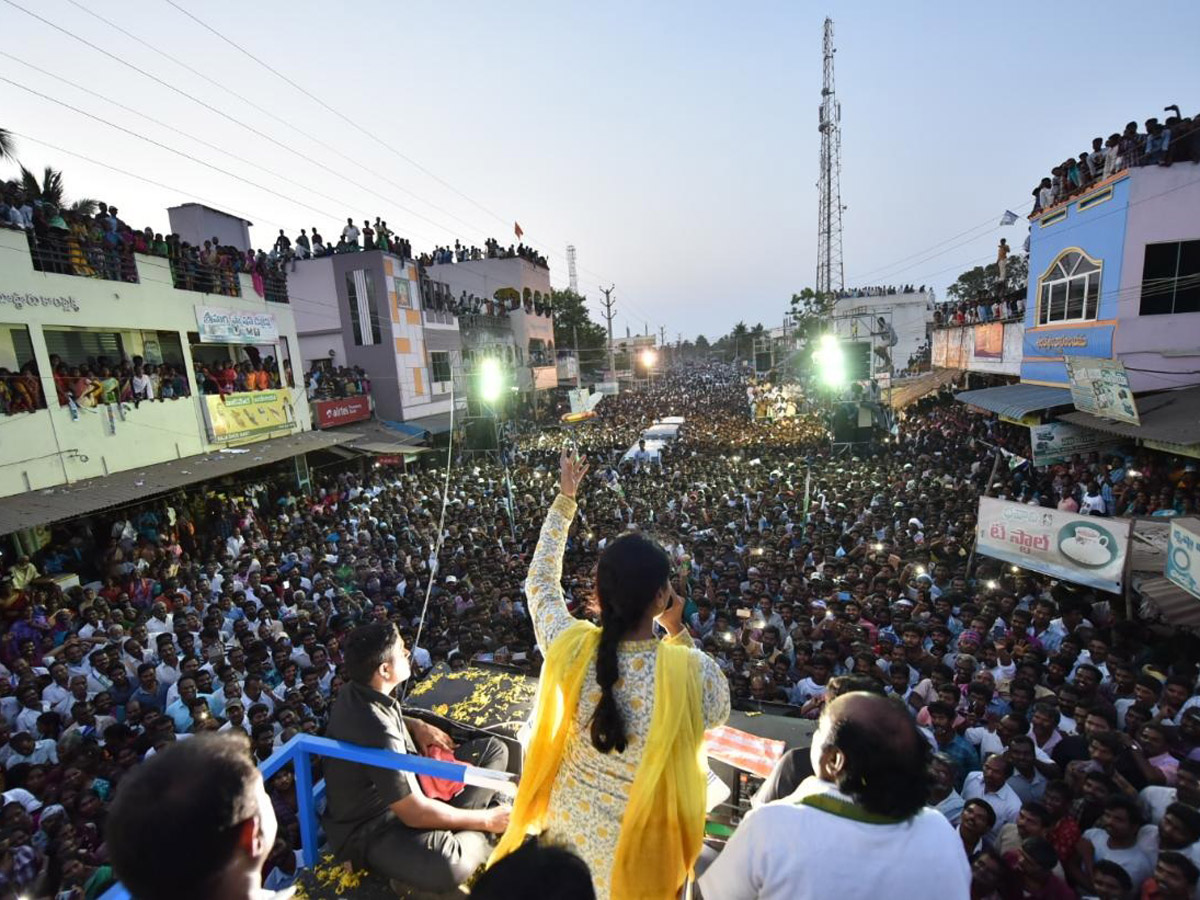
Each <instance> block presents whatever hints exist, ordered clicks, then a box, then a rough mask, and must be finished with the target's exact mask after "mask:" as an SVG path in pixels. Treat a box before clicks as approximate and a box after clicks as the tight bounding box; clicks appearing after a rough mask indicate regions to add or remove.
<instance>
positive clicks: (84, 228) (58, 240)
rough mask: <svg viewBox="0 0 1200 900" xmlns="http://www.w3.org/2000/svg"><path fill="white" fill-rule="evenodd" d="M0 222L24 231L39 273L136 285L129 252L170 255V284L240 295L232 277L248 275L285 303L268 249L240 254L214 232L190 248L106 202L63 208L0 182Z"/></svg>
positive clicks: (278, 262) (263, 292)
mask: <svg viewBox="0 0 1200 900" xmlns="http://www.w3.org/2000/svg"><path fill="white" fill-rule="evenodd" d="M0 226H2V227H6V228H14V229H21V230H23V231H24V232H25V234H26V237H27V238H28V241H29V250H30V255H31V257H32V259H33V265H34V268H35V269H37V270H38V271H41V272H50V273H53V274H57V275H76V276H80V277H84V278H104V279H107V280H109V281H127V282H133V283H136V282H137V281H138V270H137V264H136V263H135V261H134V254H135V253H143V254H147V255H150V256H160V257H164V258H166V259H169V260H170V265H171V275H172V279H173V282H174V286H175V287H177V288H179V289H181V290H188V291H203V292H207V293H214V294H225V295H226V296H240V294H241V288H240V285H239V282H238V278H237V276H238V274H239V273H246V274H248V275H250V276H251V278H252V281H253V284H254V290H255V293H257V294H258V295H259V296H260V297H263V298H265V299H268V300H273V301H280V302H286V301H287V276H286V273H285V272H284V271H283V265H282V259H281V258H280V257H279V255H278V254H277V253H276V252H275V251H274V250H272V251H271V252H270V253H266V252H264V251H261V250H260V251H257V252H255V251H254V250H253V249H250V250H246V251H242V250H240V249H238V248H237V247H232V246H229V245H223V244H221V242H220V240H219V239H218V238H216V237H213V238H211V239H210V240H206V241H204V243H203V245H195V244H190V243H188V242H187V241H184V240H182V239H181V238H180V237H179V235H177V234H168V235H166V237H164V236H163V235H162V234H161V233H160V232H155V231H154V229H152V228H151V227H150V226H148V225H147V226H146V227H145V228H143V229H141V230H137V229H134V228H132V227H130V226H129V225H127V224H126V223H125V221H124V220H123V219H121V217H120V214H119V210H118V209H117V207H115V206H109V205H108V204H107V203H103V202H98V203H96V204H95V211H94V212H93V211H91V209H62V208H60V207H59V206H56V205H55V204H53V203H49V202H45V201H43V200H41V199H38V198H36V197H35V198H30V197H28V196H27V195H26V193H25V191H24V190H23V188H22V187H21V184H20V183H19V182H16V181H8V182H5V183H3V184H2V185H0Z"/></svg>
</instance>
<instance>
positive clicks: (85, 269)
mask: <svg viewBox="0 0 1200 900" xmlns="http://www.w3.org/2000/svg"><path fill="white" fill-rule="evenodd" d="M25 236H26V238H27V239H28V240H29V256H30V259H31V260H32V262H33V268H34V270H35V271H38V272H46V273H48V274H51V275H74V276H77V277H79V278H103V279H106V280H108V281H127V282H133V283H136V282H137V281H138V270H137V264H136V263H135V262H134V259H133V250H132V249H131V248H130V247H128V246H126V245H122V244H109V243H107V242H105V241H93V240H89V239H88V238H83V237H80V236H78V235H76V234H74V233H71V232H66V231H62V230H61V229H51V230H50V231H48V232H47V233H46V234H45V235H43V236H41V237H39V236H38V235H37V234H35V233H34V232H33V231H32V230H26V231H25Z"/></svg>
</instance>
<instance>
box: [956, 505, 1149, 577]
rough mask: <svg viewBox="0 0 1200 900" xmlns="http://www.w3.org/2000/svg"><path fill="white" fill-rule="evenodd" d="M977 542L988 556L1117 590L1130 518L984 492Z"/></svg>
mask: <svg viewBox="0 0 1200 900" xmlns="http://www.w3.org/2000/svg"><path fill="white" fill-rule="evenodd" d="M975 542H976V543H975V546H976V549H977V550H978V552H979V553H981V554H983V555H984V556H990V557H992V558H993V559H1000V560H1004V561H1005V562H1008V563H1012V564H1013V565H1016V566H1021V567H1022V568H1025V569H1033V570H1034V571H1035V572H1042V573H1044V574H1046V575H1052V576H1054V577H1055V578H1061V579H1062V580H1063V581H1070V582H1072V583H1074V584H1084V585H1087V586H1089V587H1093V588H1097V589H1099V590H1102V591H1111V592H1113V593H1119V592H1120V591H1121V584H1122V580H1123V577H1124V574H1125V557H1126V555H1127V554H1128V552H1129V522H1128V521H1127V520H1125V519H1105V518H1100V517H1097V516H1077V515H1075V514H1074V513H1068V512H1063V511H1062V510H1058V509H1047V508H1045V507H1041V506H1028V505H1026V504H1024V503H1013V502H1011V501H1009V500H995V499H993V498H991V497H980V498H979V524H978V525H977V526H976V529H975Z"/></svg>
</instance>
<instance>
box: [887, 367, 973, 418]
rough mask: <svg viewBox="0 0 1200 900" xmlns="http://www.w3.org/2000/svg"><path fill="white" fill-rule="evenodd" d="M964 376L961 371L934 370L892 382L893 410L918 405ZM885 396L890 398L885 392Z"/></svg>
mask: <svg viewBox="0 0 1200 900" xmlns="http://www.w3.org/2000/svg"><path fill="white" fill-rule="evenodd" d="M960 375H962V370H960V369H934V370H933V371H932V372H923V373H922V374H920V375H917V376H916V377H914V378H905V379H903V380H899V381H893V382H892V388H891V404H892V408H893V409H904V407H906V406H908V405H909V404H910V403H916V402H917V401H918V400H920V399H921V398H922V397H925V396H927V395H929V394H932V393H933V392H934V391H936V390H940V389H941V388H943V387H945V386H946V385H948V384H950V382H952V381H954V379H956V378H958V377H959V376H960ZM883 393H884V396H885V397H886V396H888V392H887V391H886V390H885V391H884V392H883Z"/></svg>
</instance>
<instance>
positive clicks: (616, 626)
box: [591, 533, 671, 753]
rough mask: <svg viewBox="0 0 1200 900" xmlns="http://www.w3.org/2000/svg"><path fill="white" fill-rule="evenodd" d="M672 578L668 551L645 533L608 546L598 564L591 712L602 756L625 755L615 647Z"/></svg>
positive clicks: (623, 537)
mask: <svg viewBox="0 0 1200 900" xmlns="http://www.w3.org/2000/svg"><path fill="white" fill-rule="evenodd" d="M670 576H671V562H670V559H669V558H668V556H667V554H666V551H664V550H663V548H662V547H660V546H659V545H658V544H657V543H656V542H655V541H653V540H651V539H650V538H648V537H646V536H645V535H643V534H638V533H632V534H623V535H621V536H620V537H618V538H617V539H616V540H614V541H612V543H610V544H609V545H608V546H607V547H605V548H604V552H603V553H601V554H600V559H599V561H598V562H597V564H596V596H597V599H598V600H599V602H600V623H601V631H600V645H599V647H598V648H597V650H596V683H597V684H598V685H599V686H600V702H599V703H597V704H596V711H595V712H594V713H592V727H591V734H592V745H593V746H594V747H595V748H596V749H597V750H599V751H600V752H601V753H609V752H611V751H613V750H616V751H617V752H618V753H624V752H625V745H626V738H625V719H624V717H623V716H622V715H621V709H620V707H618V706H617V698H616V695H615V694H614V693H613V686H614V685H615V684H616V682H617V677H618V674H619V673H618V669H617V645H618V644H619V643H620V641H621V639H622V638H623V637H624V636H625V635H626V634H628V632H629V631H630V630H631V629H632V628H634V627H636V626H637V625H638V624H639V623H640V622H641V621H642V619H643V618H644V617H645V615H646V611H647V610H648V609H650V608H651V606H652V605H653V604H654V598H655V596H656V595H657V594H658V592H659V591H660V590H661V589H662V588H663V587H664V586H665V585H666V583H667V580H668V579H669V578H670Z"/></svg>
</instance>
